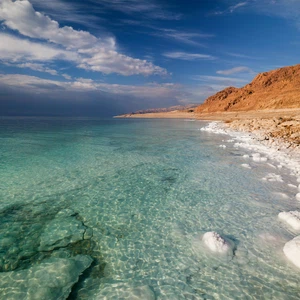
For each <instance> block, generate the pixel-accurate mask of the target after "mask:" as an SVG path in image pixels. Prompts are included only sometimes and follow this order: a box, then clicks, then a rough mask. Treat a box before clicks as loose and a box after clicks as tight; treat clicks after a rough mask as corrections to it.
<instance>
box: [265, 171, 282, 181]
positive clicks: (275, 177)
mask: <svg viewBox="0 0 300 300" xmlns="http://www.w3.org/2000/svg"><path fill="white" fill-rule="evenodd" d="M263 180H266V181H271V182H276V181H277V182H283V179H282V177H281V176H280V175H277V174H274V173H269V174H267V175H266V176H265V177H263Z"/></svg>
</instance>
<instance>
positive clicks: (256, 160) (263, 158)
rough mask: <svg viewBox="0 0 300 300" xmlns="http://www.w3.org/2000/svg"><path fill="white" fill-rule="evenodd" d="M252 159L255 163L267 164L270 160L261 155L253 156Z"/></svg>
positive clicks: (255, 154)
mask: <svg viewBox="0 0 300 300" xmlns="http://www.w3.org/2000/svg"><path fill="white" fill-rule="evenodd" d="M252 159H253V161H255V162H266V161H267V160H268V159H267V158H266V157H262V156H260V154H259V153H254V154H252Z"/></svg>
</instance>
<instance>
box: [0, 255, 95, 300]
mask: <svg viewBox="0 0 300 300" xmlns="http://www.w3.org/2000/svg"><path fill="white" fill-rule="evenodd" d="M92 261H93V260H92V258H91V257H89V256H85V255H77V256H75V257H73V258H55V257H53V258H50V259H48V260H45V261H43V262H42V263H41V264H38V265H34V266H32V267H31V268H29V269H26V270H21V271H13V272H6V273H0V299H11V300H14V299H16V300H20V299H30V300H40V299H47V300H52V299H53V300H58V299H66V298H67V297H68V295H69V294H70V292H71V288H72V286H73V285H74V284H75V283H76V282H77V281H78V278H79V276H80V275H81V274H82V272H83V271H84V270H86V269H87V268H88V267H89V266H90V265H91V263H92Z"/></svg>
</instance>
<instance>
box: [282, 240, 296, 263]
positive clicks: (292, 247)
mask: <svg viewBox="0 0 300 300" xmlns="http://www.w3.org/2000/svg"><path fill="white" fill-rule="evenodd" d="M283 252H284V254H285V256H286V257H287V258H288V259H289V260H290V261H291V262H292V263H293V264H294V265H295V266H296V267H298V268H300V235H299V236H296V237H295V238H293V239H292V240H291V241H289V242H287V243H286V244H285V245H284V247H283Z"/></svg>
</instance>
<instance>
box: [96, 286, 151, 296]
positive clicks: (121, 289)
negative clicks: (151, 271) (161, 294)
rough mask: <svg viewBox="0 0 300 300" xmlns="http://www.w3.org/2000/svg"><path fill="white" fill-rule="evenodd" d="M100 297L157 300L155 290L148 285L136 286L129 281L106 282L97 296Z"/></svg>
mask: <svg viewBox="0 0 300 300" xmlns="http://www.w3.org/2000/svg"><path fill="white" fill-rule="evenodd" d="M95 299H96V300H100V299H130V300H141V299H143V300H155V295H154V292H153V291H152V290H151V288H150V287H149V286H148V285H142V286H135V285H132V284H127V283H113V284H106V285H105V286H104V287H103V288H101V292H100V293H99V294H98V295H97V296H96V297H95Z"/></svg>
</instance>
